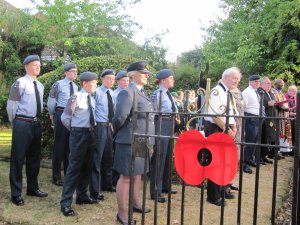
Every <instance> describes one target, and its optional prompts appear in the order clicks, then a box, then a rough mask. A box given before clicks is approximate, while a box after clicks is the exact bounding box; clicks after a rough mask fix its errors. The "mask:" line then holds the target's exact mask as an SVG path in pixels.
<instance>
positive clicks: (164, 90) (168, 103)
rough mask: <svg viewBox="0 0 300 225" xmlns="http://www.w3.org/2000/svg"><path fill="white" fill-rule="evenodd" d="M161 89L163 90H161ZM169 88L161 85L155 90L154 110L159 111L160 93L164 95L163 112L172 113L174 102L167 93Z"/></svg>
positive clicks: (153, 96) (153, 97) (153, 98)
mask: <svg viewBox="0 0 300 225" xmlns="http://www.w3.org/2000/svg"><path fill="white" fill-rule="evenodd" d="M160 91H161V92H160ZM167 91H168V89H167V88H165V87H163V86H160V87H159V89H157V90H155V91H154V92H153V95H152V98H151V99H152V103H153V108H154V111H159V100H160V93H161V95H162V97H161V100H162V103H161V112H162V113H172V112H173V111H172V102H171V101H170V98H169V96H168V95H167Z"/></svg>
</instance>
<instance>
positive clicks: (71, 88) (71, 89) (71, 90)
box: [70, 82, 74, 96]
mask: <svg viewBox="0 0 300 225" xmlns="http://www.w3.org/2000/svg"><path fill="white" fill-rule="evenodd" d="M73 94H74V88H73V84H72V82H70V96H72V95H73Z"/></svg>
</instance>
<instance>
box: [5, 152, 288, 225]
mask: <svg viewBox="0 0 300 225" xmlns="http://www.w3.org/2000/svg"><path fill="white" fill-rule="evenodd" d="M292 167H293V158H292V157H287V158H286V159H284V160H280V161H279V163H278V187H277V202H278V205H277V207H280V205H279V204H280V203H281V201H282V199H284V198H285V197H286V195H287V188H288V182H289V181H290V177H291V172H292ZM8 174H9V163H8V162H2V161H1V162H0V184H1V189H0V224H1V225H2V224H23V225H25V224H26V225H35V224H36V225H38V224H47V225H51V224H52V225H58V224H70V225H71V224H80V225H93V224H95V225H96V224H97V225H99V224H101V225H112V224H113V225H114V224H118V223H117V221H116V212H117V205H116V197H115V193H108V192H104V195H105V197H106V200H105V201H102V202H100V203H99V204H96V205H76V204H73V208H74V210H75V211H76V213H77V215H76V216H75V217H72V218H66V217H64V216H63V215H62V214H61V213H60V211H59V209H60V205H59V202H60V195H61V188H60V187H57V186H55V185H53V184H52V183H51V170H50V169H45V168H41V171H40V176H39V182H40V188H41V190H43V191H47V192H48V193H49V196H48V197H47V198H45V199H39V198H35V197H30V196H27V195H25V194H24V195H23V197H24V200H25V206H23V207H17V206H15V205H13V204H12V203H11V202H10V187H9V178H8ZM272 174H273V165H266V166H262V167H261V170H260V184H259V188H260V189H259V196H258V216H257V224H261V225H262V224H263V225H267V224H270V215H271V201H272V183H273V176H272ZM236 177H237V178H238V174H237V176H236ZM237 178H236V180H235V184H238V180H237ZM254 182H255V173H254V174H252V175H250V174H244V177H243V185H244V186H243V191H242V224H253V222H252V219H253V204H254V203H253V202H254V201H253V199H254V198H253V195H254V184H255V183H254ZM23 184H24V185H23V193H26V179H25V173H24V177H23ZM174 186H175V187H173V188H174V189H176V190H178V191H179V193H178V194H176V195H172V207H171V224H174V225H175V224H180V210H181V186H178V185H174ZM147 195H148V196H147V202H146V205H147V206H148V207H150V208H151V209H152V212H151V213H148V214H146V224H153V215H154V206H153V201H151V200H150V199H149V187H147ZM235 196H236V197H235V199H233V200H226V207H225V212H224V224H227V225H233V224H236V213H237V203H238V199H237V193H236V194H235ZM204 198H205V199H206V191H205V195H204ZM185 199H186V200H185V217H184V218H185V220H184V224H187V225H194V224H199V215H200V212H199V208H200V204H199V202H200V189H199V188H197V187H190V186H188V187H187V188H186V195H185ZM205 199H204V209H203V224H204V225H215V224H220V215H221V210H220V208H219V207H217V206H214V205H211V204H208V203H207V202H206V201H205ZM134 218H135V219H136V220H137V221H138V224H140V221H141V215H140V214H136V213H135V214H134ZM166 218H167V203H165V204H159V205H158V218H157V219H158V224H159V225H161V224H166V221H167V220H166ZM1 221H6V222H1Z"/></svg>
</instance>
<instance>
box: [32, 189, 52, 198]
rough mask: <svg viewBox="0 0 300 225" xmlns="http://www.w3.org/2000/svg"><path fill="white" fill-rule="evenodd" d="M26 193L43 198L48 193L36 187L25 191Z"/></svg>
mask: <svg viewBox="0 0 300 225" xmlns="http://www.w3.org/2000/svg"><path fill="white" fill-rule="evenodd" d="M27 195H30V196H35V197H39V198H45V197H47V196H48V193H46V192H43V191H41V190H39V189H37V190H35V191H27Z"/></svg>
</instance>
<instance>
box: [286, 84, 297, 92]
mask: <svg viewBox="0 0 300 225" xmlns="http://www.w3.org/2000/svg"><path fill="white" fill-rule="evenodd" d="M291 89H294V90H296V91H297V87H296V85H291V86H289V88H288V90H291Z"/></svg>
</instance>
